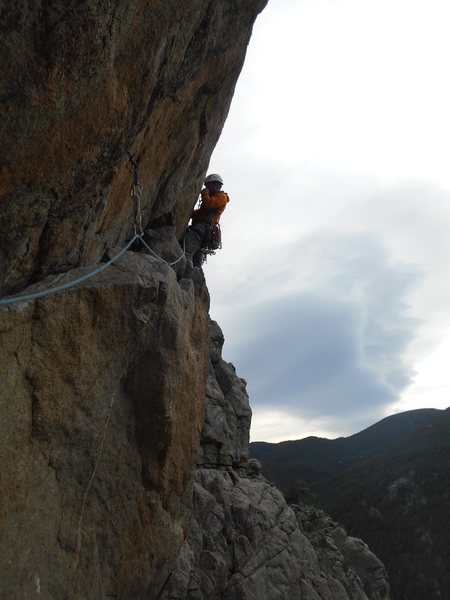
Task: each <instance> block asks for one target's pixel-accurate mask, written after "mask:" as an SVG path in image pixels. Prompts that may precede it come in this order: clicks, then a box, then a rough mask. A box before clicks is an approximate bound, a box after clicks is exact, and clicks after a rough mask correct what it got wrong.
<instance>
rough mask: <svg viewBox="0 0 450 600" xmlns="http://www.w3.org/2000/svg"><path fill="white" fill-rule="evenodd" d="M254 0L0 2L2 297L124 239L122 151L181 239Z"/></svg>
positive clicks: (126, 200)
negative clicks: (135, 161)
mask: <svg viewBox="0 0 450 600" xmlns="http://www.w3.org/2000/svg"><path fill="white" fill-rule="evenodd" d="M266 2H267V0H232V1H230V0H190V1H189V2H180V1H179V0H152V2H148V1H147V0H133V1H131V2H130V1H129V0H115V2H107V1H101V2H94V1H92V0H82V1H79V0H69V1H66V0H51V1H48V2H42V1H41V0H29V1H27V2H6V3H2V4H1V6H0V72H1V78H0V111H1V114H2V118H1V121H0V133H1V139H2V144H1V146H0V199H1V206H2V210H1V213H0V231H1V235H0V293H1V294H4V293H5V292H7V291H16V290H18V289H20V288H21V287H23V286H24V285H25V284H27V283H30V282H32V281H36V280H37V279H41V278H42V276H43V275H45V274H49V273H54V272H59V271H65V270H67V269H69V268H72V267H76V266H79V265H88V264H91V263H94V262H98V261H99V260H100V259H101V258H102V256H103V254H104V252H105V250H109V249H110V248H111V247H112V246H117V245H123V242H124V240H125V239H129V238H130V237H131V232H132V230H133V218H134V208H135V207H134V206H133V202H132V199H131V198H130V196H129V188H130V183H131V175H130V172H129V169H128V158H127V152H128V151H129V152H131V153H133V154H134V155H135V156H136V158H137V159H138V162H139V165H140V173H141V182H142V183H143V184H144V191H143V196H142V208H143V222H144V226H146V225H147V224H149V223H150V222H157V221H158V219H160V218H161V217H164V218H166V216H167V215H168V214H170V215H172V217H173V220H174V223H175V225H176V230H177V235H178V236H180V235H181V233H182V232H183V231H184V228H185V226H186V223H187V220H188V218H189V216H190V213H191V210H192V207H193V205H194V204H195V201H196V198H197V194H198V191H199V189H200V187H201V183H202V177H203V176H204V172H205V170H206V167H207V164H208V162H209V159H210V156H211V153H212V150H213V148H214V146H215V144H216V142H217V139H218V137H219V135H220V132H221V130H222V126H223V123H224V120H225V118H226V115H227V113H228V109H229V106H230V102H231V98H232V95H233V92H234V87H235V84H236V80H237V77H238V75H239V72H240V70H241V67H242V64H243V60H244V56H245V50H246V46H247V43H248V41H249V38H250V34H251V29H252V25H253V22H254V20H255V17H256V15H257V14H258V12H259V11H260V10H261V9H262V8H263V7H264V5H265V4H266Z"/></svg>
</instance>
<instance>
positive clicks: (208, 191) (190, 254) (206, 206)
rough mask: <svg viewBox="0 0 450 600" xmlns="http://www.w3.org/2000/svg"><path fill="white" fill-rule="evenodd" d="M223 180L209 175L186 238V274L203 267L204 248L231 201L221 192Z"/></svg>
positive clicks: (215, 175)
mask: <svg viewBox="0 0 450 600" xmlns="http://www.w3.org/2000/svg"><path fill="white" fill-rule="evenodd" d="M222 185H223V179H222V177H221V176H220V175H217V173H214V174H211V175H208V176H207V177H206V179H205V187H204V188H203V190H202V191H201V203H200V208H199V209H198V210H195V211H194V212H193V213H192V225H191V227H190V228H189V229H188V232H187V234H186V237H185V242H184V243H185V254H186V273H188V272H189V271H191V270H192V268H193V267H201V266H202V262H203V248H204V247H205V244H206V242H207V237H208V235H209V232H210V230H211V226H214V225H217V223H218V222H219V219H220V217H221V215H222V213H223V211H224V210H225V208H226V206H227V203H228V202H229V201H230V198H229V197H228V194H226V193H225V192H222V191H221V188H222Z"/></svg>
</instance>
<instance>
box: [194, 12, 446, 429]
mask: <svg viewBox="0 0 450 600" xmlns="http://www.w3.org/2000/svg"><path fill="white" fill-rule="evenodd" d="M449 24H450V2H449V1H448V0H269V5H268V7H267V8H266V9H265V11H264V12H263V13H262V14H261V15H260V17H259V18H258V20H257V22H256V25H255V28H254V33H253V37H252V40H251V42H250V46H249V50H248V54H247V60H246V63H245V66H244V69H243V72H242V74H241V78H240V80H239V82H238V85H237V88H236V94H235V97H234V100H233V105H232V108H231V111H230V115H229V117H228V120H227V123H226V125H225V128H224V131H223V134H222V137H221V140H220V142H219V144H218V146H217V148H216V151H215V153H214V155H213V158H212V161H211V165H210V171H211V172H219V173H220V174H222V176H223V177H224V179H225V186H224V189H225V190H226V191H227V192H228V193H229V194H230V197H231V202H230V204H229V205H228V208H227V210H226V212H225V213H224V215H223V217H222V221H221V223H222V235H223V242H224V248H223V250H221V251H220V252H218V253H217V255H216V256H214V257H211V258H210V259H209V262H208V264H207V265H206V267H205V272H206V276H207V280H208V285H209V288H210V292H211V316H212V317H213V318H214V319H216V320H217V321H218V322H219V324H220V325H221V327H222V329H223V331H224V335H225V339H226V342H225V347H224V357H225V359H226V360H228V361H231V362H233V363H234V364H235V366H236V368H237V371H238V373H239V375H240V376H241V377H244V378H245V379H247V381H248V391H249V394H250V401H251V405H252V409H253V424H252V432H251V438H252V440H253V441H255V440H266V441H280V440H284V439H297V438H301V437H305V436H307V435H321V436H326V437H337V436H339V435H349V434H352V433H355V432H357V431H359V430H361V429H363V428H364V427H366V426H368V425H370V424H372V423H374V422H375V421H377V420H379V419H381V418H383V417H385V416H387V415H389V414H393V413H395V412H399V411H403V410H409V409H413V408H424V407H436V408H446V407H447V406H449V405H450V393H449V392H450V369H449V367H448V365H449V355H450V266H449V259H450V78H449V77H448V60H449V57H450V36H449V34H448V31H449Z"/></svg>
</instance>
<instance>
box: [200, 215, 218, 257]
mask: <svg viewBox="0 0 450 600" xmlns="http://www.w3.org/2000/svg"><path fill="white" fill-rule="evenodd" d="M220 248H222V232H221V230H220V225H219V223H215V224H214V225H211V227H210V228H209V230H208V232H207V234H206V238H205V242H204V244H203V251H204V253H205V254H209V255H212V254H215V253H216V250H220Z"/></svg>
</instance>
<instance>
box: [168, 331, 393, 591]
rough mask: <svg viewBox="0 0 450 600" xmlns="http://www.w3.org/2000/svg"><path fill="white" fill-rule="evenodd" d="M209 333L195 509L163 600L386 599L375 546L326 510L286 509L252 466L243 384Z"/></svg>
mask: <svg viewBox="0 0 450 600" xmlns="http://www.w3.org/2000/svg"><path fill="white" fill-rule="evenodd" d="M210 335H211V350H210V355H211V364H210V371H209V379H208V385H207V395H206V419H205V424H204V426H203V430H202V437H201V440H200V450H199V454H198V459H197V460H198V468H197V473H196V476H195V481H194V490H193V492H194V495H193V513H192V516H191V520H190V525H189V529H188V533H187V539H186V542H185V543H184V545H183V546H182V548H181V551H180V553H179V555H178V561H177V564H176V567H175V569H174V570H173V572H172V575H171V576H170V578H169V580H168V583H167V584H166V586H165V589H164V591H163V593H162V595H161V600H176V599H178V600H179V599H183V600H219V599H220V600H297V599H298V600H388V598H389V589H388V583H387V578H386V571H385V569H384V567H383V565H382V564H381V562H380V561H379V560H378V558H377V557H376V556H375V555H374V554H373V553H372V552H370V550H369V549H368V547H367V546H366V545H365V544H364V543H363V542H362V541H361V540H358V539H355V538H351V537H348V536H347V534H346V532H345V530H344V529H343V528H342V527H341V526H340V525H338V524H337V523H335V522H333V521H332V519H331V518H330V517H328V516H327V515H326V514H325V513H323V512H322V511H319V510H316V509H314V508H312V507H309V506H296V505H295V506H288V505H287V504H286V501H285V499H284V497H283V495H282V494H281V492H280V491H279V490H278V489H277V488H276V487H274V486H273V485H271V484H270V483H269V482H267V481H266V480H265V479H264V478H263V477H262V476H261V474H260V465H259V464H258V461H254V460H248V434H249V426H250V417H251V413H250V409H249V405H248V396H247V394H246V392H245V381H244V380H242V379H240V378H239V377H238V376H237V375H236V373H235V370H234V368H233V366H232V365H230V364H229V363H226V362H225V361H223V359H222V358H221V354H220V352H221V347H222V344H223V335H222V333H221V331H220V328H219V327H218V325H217V324H216V323H214V322H212V323H210ZM214 460H215V461H216V462H215V464H214Z"/></svg>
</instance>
